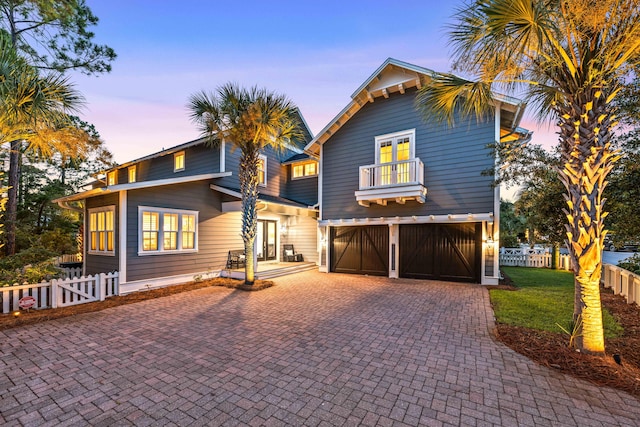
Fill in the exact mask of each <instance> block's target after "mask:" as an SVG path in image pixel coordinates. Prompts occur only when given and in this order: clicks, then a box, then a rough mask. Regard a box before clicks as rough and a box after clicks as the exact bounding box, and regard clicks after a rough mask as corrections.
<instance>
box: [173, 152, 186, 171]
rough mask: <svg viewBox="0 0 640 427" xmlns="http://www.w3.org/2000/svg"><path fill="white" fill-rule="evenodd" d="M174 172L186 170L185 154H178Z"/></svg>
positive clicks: (175, 159) (175, 157)
mask: <svg viewBox="0 0 640 427" xmlns="http://www.w3.org/2000/svg"><path fill="white" fill-rule="evenodd" d="M173 159H174V165H173V168H174V170H182V169H184V153H178V154H176V155H175V156H174V157H173Z"/></svg>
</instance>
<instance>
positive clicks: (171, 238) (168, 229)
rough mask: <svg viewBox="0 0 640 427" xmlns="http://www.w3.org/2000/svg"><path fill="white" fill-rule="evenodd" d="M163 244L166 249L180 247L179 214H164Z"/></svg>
mask: <svg viewBox="0 0 640 427" xmlns="http://www.w3.org/2000/svg"><path fill="white" fill-rule="evenodd" d="M162 229H163V230H164V233H163V236H162V238H163V244H162V247H163V248H164V249H166V250H175V249H178V214H164V215H163V217H162Z"/></svg>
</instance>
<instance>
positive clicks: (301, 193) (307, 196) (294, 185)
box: [284, 165, 318, 206]
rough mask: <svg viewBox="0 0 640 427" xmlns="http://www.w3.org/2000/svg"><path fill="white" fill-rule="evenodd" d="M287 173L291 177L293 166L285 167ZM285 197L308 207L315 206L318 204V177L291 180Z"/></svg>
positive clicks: (288, 182)
mask: <svg viewBox="0 0 640 427" xmlns="http://www.w3.org/2000/svg"><path fill="white" fill-rule="evenodd" d="M285 173H286V174H287V175H288V176H290V175H291V165H288V166H285ZM284 197H286V198H287V199H290V200H294V201H296V202H298V203H304V204H306V205H307V206H313V205H315V204H316V203H318V177H317V176H312V177H307V178H301V179H293V180H292V179H290V180H289V181H287V186H286V193H285V195H284Z"/></svg>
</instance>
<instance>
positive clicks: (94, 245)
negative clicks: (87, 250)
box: [91, 231, 98, 251]
mask: <svg viewBox="0 0 640 427" xmlns="http://www.w3.org/2000/svg"><path fill="white" fill-rule="evenodd" d="M97 249H98V233H96V232H95V231H92V232H91V250H92V251H95V250H97Z"/></svg>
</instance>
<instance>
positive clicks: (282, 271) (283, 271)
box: [256, 262, 318, 280]
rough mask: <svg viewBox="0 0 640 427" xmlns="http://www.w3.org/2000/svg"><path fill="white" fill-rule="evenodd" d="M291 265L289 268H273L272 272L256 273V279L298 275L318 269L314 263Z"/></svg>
mask: <svg viewBox="0 0 640 427" xmlns="http://www.w3.org/2000/svg"><path fill="white" fill-rule="evenodd" d="M292 264H293V265H291V266H287V267H282V268H275V269H273V270H267V271H259V272H258V273H256V279H259V280H266V279H273V278H275V277H280V276H286V275H288V274H294V273H300V272H301V271H307V270H313V269H314V268H317V267H318V266H317V265H316V263H315V262H296V263H292Z"/></svg>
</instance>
